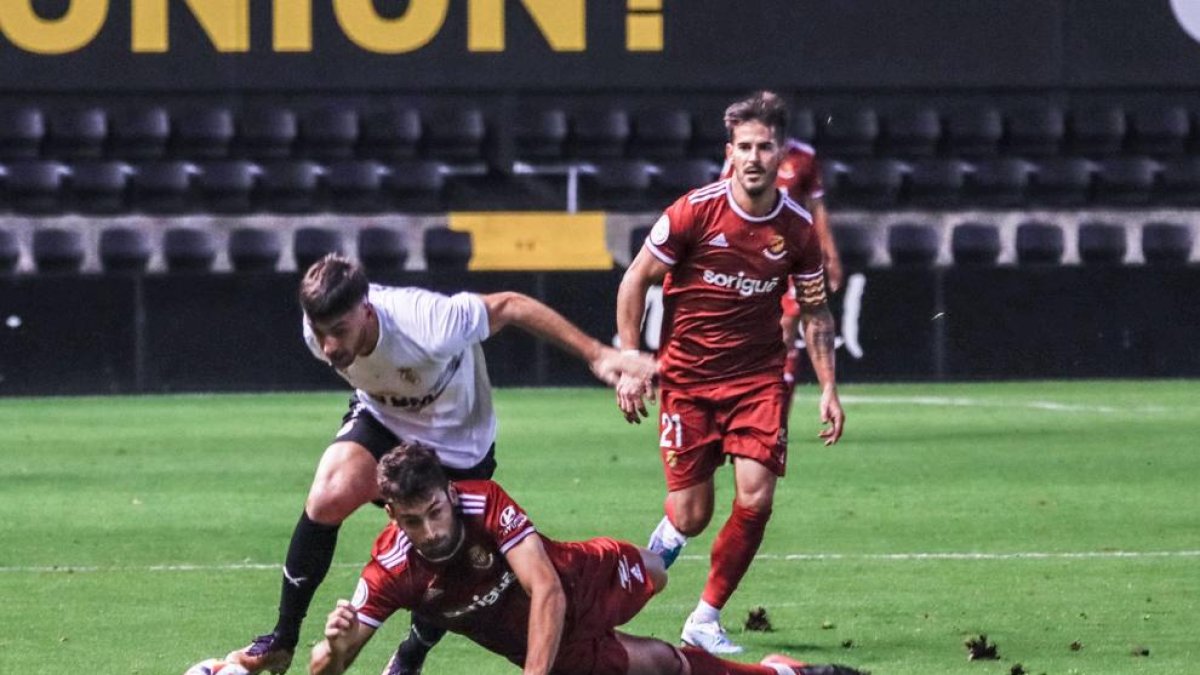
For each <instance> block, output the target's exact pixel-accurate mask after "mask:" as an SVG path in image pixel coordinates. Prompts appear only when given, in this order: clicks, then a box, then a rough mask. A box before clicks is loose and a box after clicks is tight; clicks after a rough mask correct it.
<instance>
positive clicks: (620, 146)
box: [568, 109, 629, 160]
mask: <svg viewBox="0 0 1200 675" xmlns="http://www.w3.org/2000/svg"><path fill="white" fill-rule="evenodd" d="M628 141H629V115H628V114H627V113H626V112H625V111H624V110H592V109H586V110H580V111H577V112H576V113H575V114H574V115H572V117H571V133H570V135H569V136H568V150H569V153H570V155H571V156H572V157H574V158H575V159H581V160H592V159H611V158H615V157H621V156H623V155H624V154H625V144H626V143H627V142H628Z"/></svg>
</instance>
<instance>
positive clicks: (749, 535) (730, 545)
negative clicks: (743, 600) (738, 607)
mask: <svg viewBox="0 0 1200 675" xmlns="http://www.w3.org/2000/svg"><path fill="white" fill-rule="evenodd" d="M770 518H771V512H770V511H766V512H760V511H753V510H751V509H748V508H746V507H744V506H739V505H738V503H737V502H734V503H733V513H730V514H729V520H727V521H725V525H724V526H722V527H721V532H720V533H719V534H718V535H717V538H716V540H715V541H713V547H712V556H711V557H712V563H711V566H710V567H709V570H708V583H707V584H705V585H704V594H703V595H701V596H700V597H701V598H703V599H704V601H705V602H707V603H708V604H710V605H712V606H713V607H716V608H717V609H721V608H722V607H724V606H725V602H726V601H728V600H729V596H731V595H733V592H734V591H735V590H737V587H738V583H739V582H741V580H742V577H744V576H745V575H746V570H748V569H750V562H751V561H752V560H754V554H755V553H758V546H759V544H761V543H762V540H763V532H764V531H765V530H766V529H767V521H768V520H769V519H770Z"/></svg>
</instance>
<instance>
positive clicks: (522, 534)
mask: <svg viewBox="0 0 1200 675" xmlns="http://www.w3.org/2000/svg"><path fill="white" fill-rule="evenodd" d="M534 532H537V528H536V527H534V526H533V525H529V526H526V528H525V529H523V530H521V531H520V532H519V533H517V535H516V536H515V537H513V538H512V539H509V540H508V541H507V542H506V543H505V544H504V545H503V546H501V547H500V553H501V554H504V553H508V551H509V549H511V548H512V547H514V546H516V545H517V544H519V543H521V542H522V541H524V539H525V537H528V536H529V535H531V534H533V533H534Z"/></svg>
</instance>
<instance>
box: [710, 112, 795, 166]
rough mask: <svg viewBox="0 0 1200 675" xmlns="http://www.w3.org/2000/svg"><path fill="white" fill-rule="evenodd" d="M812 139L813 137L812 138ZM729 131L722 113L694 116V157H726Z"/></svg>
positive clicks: (713, 158) (711, 158)
mask: <svg viewBox="0 0 1200 675" xmlns="http://www.w3.org/2000/svg"><path fill="white" fill-rule="evenodd" d="M810 138H811V137H810ZM728 140H729V130H728V129H726V128H725V118H724V116H723V115H722V113H721V111H719V110H717V111H705V112H698V113H696V114H694V115H692V145H691V149H690V151H689V154H690V155H691V156H692V157H698V158H704V159H709V160H715V159H719V158H723V157H724V156H725V143H726V141H728Z"/></svg>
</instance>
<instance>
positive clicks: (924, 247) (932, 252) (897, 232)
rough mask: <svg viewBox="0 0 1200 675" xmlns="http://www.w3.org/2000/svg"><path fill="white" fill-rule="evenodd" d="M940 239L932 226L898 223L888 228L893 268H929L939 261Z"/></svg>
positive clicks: (888, 244) (888, 242)
mask: <svg viewBox="0 0 1200 675" xmlns="http://www.w3.org/2000/svg"><path fill="white" fill-rule="evenodd" d="M940 239H941V237H940V236H939V234H938V230H937V228H935V227H933V226H931V225H924V224H921V223H897V224H895V225H892V226H891V227H889V228H888V233H887V250H888V256H889V257H890V258H891V259H892V265H893V266H899V267H929V266H930V265H933V263H934V262H936V261H937V255H938V247H939V246H940V244H941V242H940Z"/></svg>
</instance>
